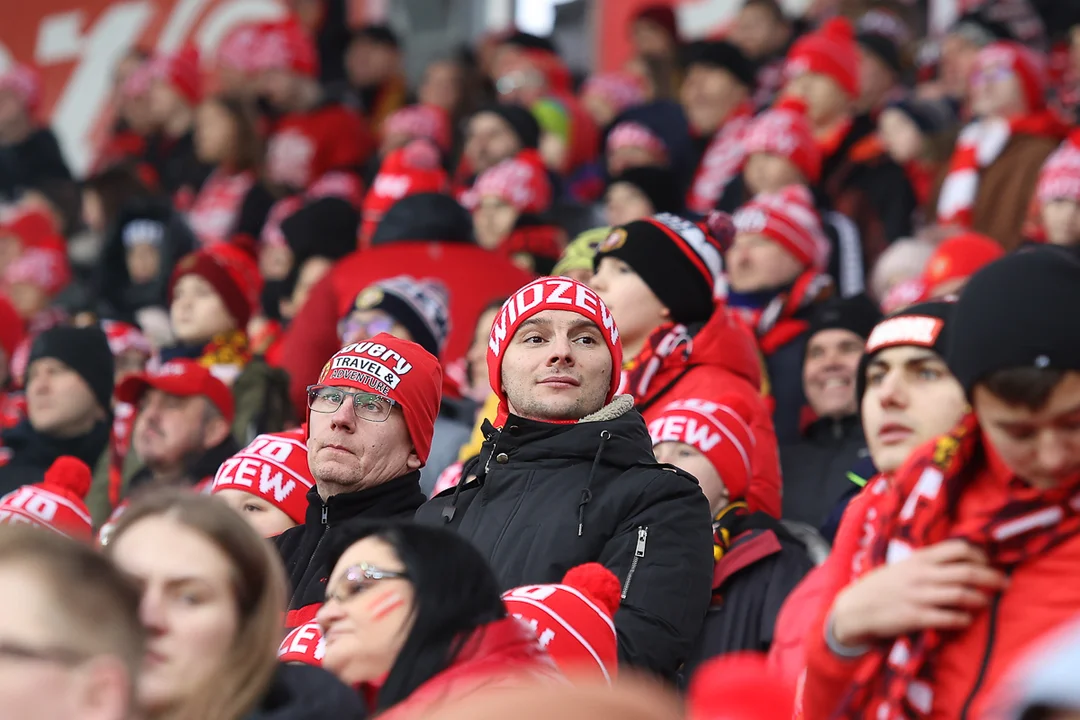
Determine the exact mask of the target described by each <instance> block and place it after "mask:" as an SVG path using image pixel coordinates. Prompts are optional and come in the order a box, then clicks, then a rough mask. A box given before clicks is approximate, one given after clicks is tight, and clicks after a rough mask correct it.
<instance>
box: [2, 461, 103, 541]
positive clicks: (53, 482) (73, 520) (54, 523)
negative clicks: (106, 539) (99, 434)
mask: <svg viewBox="0 0 1080 720" xmlns="http://www.w3.org/2000/svg"><path fill="white" fill-rule="evenodd" d="M90 481H91V476H90V468H89V467H87V465H86V463H84V462H83V461H81V460H79V459H77V458H73V457H71V456H67V455H64V456H61V457H59V458H57V459H56V460H55V462H53V464H52V466H51V467H49V469H48V470H46V471H45V479H44V480H42V481H41V482H40V483H36V484H34V485H23V486H22V487H21V488H19V489H17V490H15V491H14V492H12V493H9V494H8V495H5V496H4V497H3V498H2V499H0V524H4V525H13V524H28V525H35V526H38V527H43V528H47V529H49V530H53V531H54V532H58V533H60V534H62V535H68V536H70V537H73V538H76V539H78V540H86V541H89V540H90V539H91V538H92V537H93V528H92V523H91V520H90V511H89V510H88V509H87V508H86V493H87V491H88V490H89V489H90Z"/></svg>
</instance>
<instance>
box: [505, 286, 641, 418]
mask: <svg viewBox="0 0 1080 720" xmlns="http://www.w3.org/2000/svg"><path fill="white" fill-rule="evenodd" d="M545 310H564V311H566V312H573V313H577V314H578V315H581V316H582V317H585V318H588V319H589V320H592V321H593V323H595V324H596V327H598V328H599V329H600V336H601V337H602V338H603V339H604V343H605V344H606V345H607V346H608V350H609V351H610V352H611V385H610V387H609V388H608V394H607V402H611V399H612V398H614V397H615V393H616V392H617V391H618V389H619V379H620V376H621V373H622V354H623V352H622V342H620V340H619V329H618V328H617V327H615V318H613V317H612V316H611V311H610V310H608V309H607V305H605V304H604V301H603V300H601V299H600V296H599V295H597V294H596V293H595V292H593V291H592V290H591V289H590V288H589V286H588V285H585V284H584V283H579V282H578V281H577V280H571V279H570V278H564V277H559V278H554V277H545V278H540V279H539V280H533V281H532V282H531V283H529V284H528V285H526V286H525V287H523V288H521V289H520V290H518V291H517V292H516V293H514V294H513V295H511V296H510V299H509V300H507V301H506V302H505V303H503V306H502V309H501V310H499V314H498V315H496V316H495V322H494V323H492V325H491V335H489V337H488V351H487V365H488V381H489V382H490V383H491V389H492V390H494V391H495V394H496V395H497V396H498V398H499V410H498V414H497V416H496V418H495V425H496V427H502V425H503V423H505V422H506V418H507V416H508V414H509V412H510V409H509V407H508V405H507V403H506V391H505V390H504V389H503V384H502V363H503V358H504V357H505V356H506V348H507V346H509V345H510V342H511V341H512V340H513V339H514V333H516V332H517V329H518V327H520V325H521V323H523V322H525V321H526V320H528V319H529V318H531V317H532V316H533V315H537V314H539V313H542V312H544V311H545Z"/></svg>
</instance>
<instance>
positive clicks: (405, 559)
mask: <svg viewBox="0 0 1080 720" xmlns="http://www.w3.org/2000/svg"><path fill="white" fill-rule="evenodd" d="M365 538H377V539H379V540H382V541H383V542H385V543H386V544H387V545H389V546H390V547H392V548H393V549H394V553H395V554H397V556H398V558H399V559H400V560H401V562H402V564H403V565H404V566H405V571H406V572H407V573H408V575H409V580H410V581H411V582H412V585H413V588H415V593H414V595H415V597H416V601H415V604H414V605H413V608H412V616H413V626H412V630H410V631H409V637H408V638H407V639H406V640H405V644H404V645H403V646H402V648H401V652H400V653H399V654H398V656H397V658H396V659H395V660H394V665H393V667H391V668H390V674H389V675H387V677H386V682H385V683H383V686H382V689H381V690H380V691H379V701H378V706H377V707H376V708H374V710H375V712H381V711H383V710H385V709H386V708H388V707H391V706H393V705H396V704H397V703H399V702H401V701H402V700H404V699H405V698H407V697H408V696H409V695H410V694H412V693H413V691H415V690H416V689H417V688H418V687H420V685H422V684H423V683H424V682H426V681H428V680H430V679H431V678H432V677H434V676H435V675H437V674H438V673H440V672H442V671H443V670H445V669H446V668H448V667H449V666H450V665H452V664H453V662H454V660H455V659H456V658H457V657H458V655H459V654H460V653H461V651H462V649H463V648H464V647H465V645H466V643H467V642H468V640H469V638H470V636H471V635H472V634H473V633H474V631H476V630H477V629H479V628H481V627H483V626H484V625H487V624H488V623H492V622H495V621H496V620H501V619H503V618H505V617H506V616H507V615H506V606H505V605H503V601H502V597H501V593H500V592H499V584H498V581H497V580H496V579H495V574H494V573H493V572H492V571H491V568H490V567H488V564H487V561H485V560H484V557H483V556H482V555H481V554H480V552H479V551H478V550H477V549H476V548H475V547H473V545H472V544H471V543H470V542H469V541H468V540H466V539H464V538H462V537H461V536H460V535H458V534H457V533H454V532H450V531H448V530H444V529H442V528H434V527H427V526H424V525H415V524H412V523H401V522H394V521H383V522H373V523H370V524H366V525H364V526H363V527H362V528H361V529H359V532H357V533H355V534H353V535H352V537H351V538H350V539H349V541H348V542H345V543H341V544H340V545H338V546H337V547H334V548H332V552H331V560H332V565H336V564H337V562H338V560H339V559H340V558H341V555H342V554H343V553H344V552H345V551H346V550H347V549H348V548H349V547H350V546H351V545H353V544H354V543H356V542H359V541H360V540H363V539H365Z"/></svg>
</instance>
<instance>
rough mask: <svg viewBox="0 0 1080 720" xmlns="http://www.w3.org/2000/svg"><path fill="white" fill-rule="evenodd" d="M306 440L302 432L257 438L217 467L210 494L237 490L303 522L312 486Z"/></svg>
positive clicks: (280, 433) (296, 520)
mask: <svg viewBox="0 0 1080 720" xmlns="http://www.w3.org/2000/svg"><path fill="white" fill-rule="evenodd" d="M305 441H306V437H305V432H304V431H303V430H302V429H296V430H287V431H285V432H279V433H266V434H263V435H259V436H257V437H256V438H255V439H254V440H252V441H251V443H249V444H248V446H247V447H245V448H244V449H243V450H241V451H240V452H238V453H236V454H235V455H233V456H232V457H231V458H229V459H228V460H226V461H225V462H223V463H222V464H221V466H220V467H218V471H217V474H216V475H214V484H213V486H212V487H211V490H210V492H211V493H217V492H221V491H222V490H240V491H241V492H246V493H248V494H249V495H254V496H256V497H260V498H262V499H263V500H265V501H267V502H268V503H270V504H271V505H273V506H274V507H276V508H277V509H278V510H281V512H283V513H285V514H286V515H288V516H289V517H290V518H291V519H292V521H293V522H295V523H298V524H299V523H303V522H304V514H305V513H306V512H307V492H308V490H310V489H311V488H312V487H314V485H315V479H314V478H313V477H312V476H311V470H309V469H308V453H307V444H306V442H305Z"/></svg>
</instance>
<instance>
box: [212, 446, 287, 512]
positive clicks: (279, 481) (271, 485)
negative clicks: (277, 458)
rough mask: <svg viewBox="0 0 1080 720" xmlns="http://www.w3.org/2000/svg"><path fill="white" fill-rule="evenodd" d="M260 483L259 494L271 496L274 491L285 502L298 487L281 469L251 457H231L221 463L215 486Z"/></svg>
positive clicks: (278, 500)
mask: <svg viewBox="0 0 1080 720" xmlns="http://www.w3.org/2000/svg"><path fill="white" fill-rule="evenodd" d="M256 482H258V484H259V494H261V495H264V496H269V495H270V493H271V492H272V493H273V494H274V499H275V500H276V501H277V502H279V503H280V502H284V501H285V498H287V497H289V493H291V492H292V491H293V490H295V489H296V481H295V480H293V479H292V478H289V479H288V480H286V479H285V474H284V473H283V472H281V470H277V469H275V468H274V467H273V466H272V465H268V464H267V463H266V462H264V461H262V460H258V459H256V458H250V457H231V458H229V459H228V460H226V461H225V462H223V463H222V464H221V467H220V468H219V469H218V472H217V476H216V477H214V487H215V488H220V487H228V486H235V487H254V485H255V483H256Z"/></svg>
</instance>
